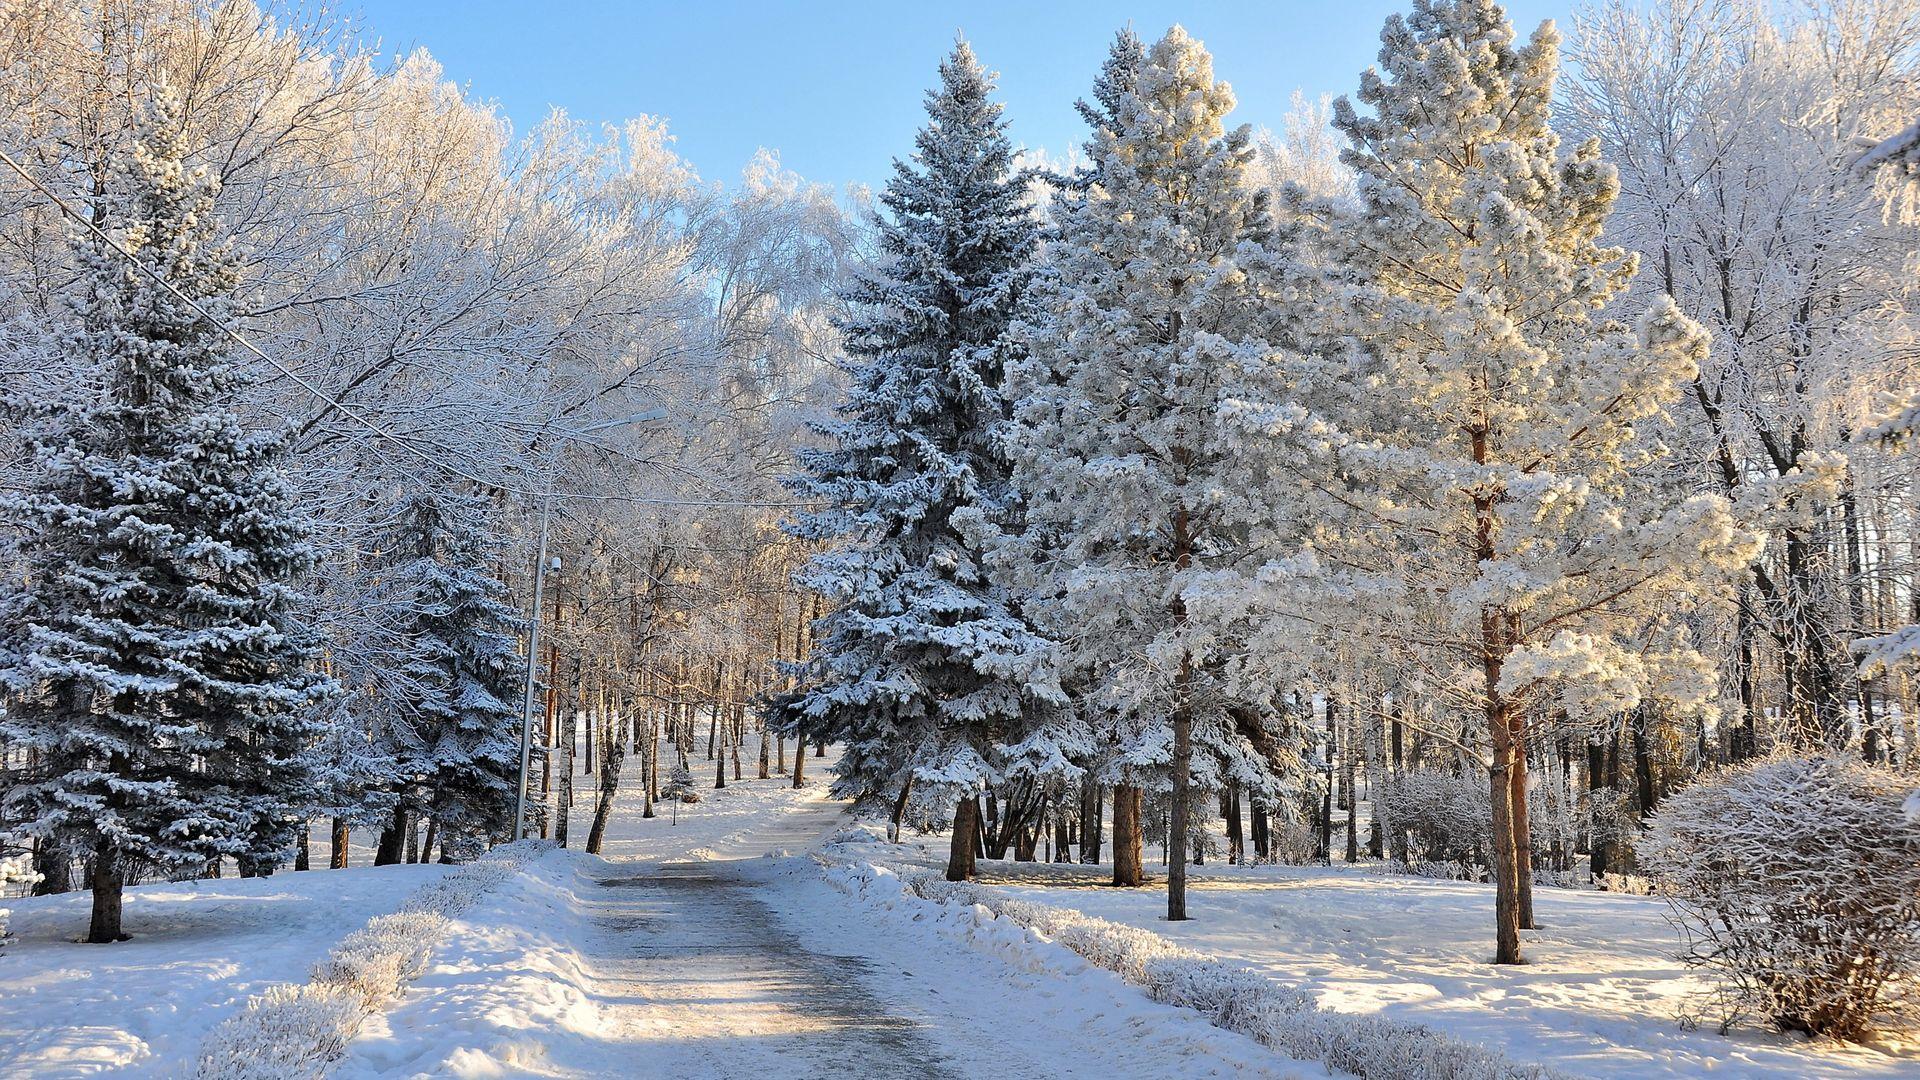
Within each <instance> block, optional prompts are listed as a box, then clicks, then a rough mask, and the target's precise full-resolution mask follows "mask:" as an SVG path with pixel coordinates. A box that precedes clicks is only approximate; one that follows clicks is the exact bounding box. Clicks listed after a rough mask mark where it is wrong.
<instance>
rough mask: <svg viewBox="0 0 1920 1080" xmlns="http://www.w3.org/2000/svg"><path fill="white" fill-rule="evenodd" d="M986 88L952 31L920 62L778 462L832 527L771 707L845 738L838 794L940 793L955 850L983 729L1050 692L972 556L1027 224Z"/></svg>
mask: <svg viewBox="0 0 1920 1080" xmlns="http://www.w3.org/2000/svg"><path fill="white" fill-rule="evenodd" d="M992 90H993V78H992V76H991V75H990V74H989V73H988V72H987V71H986V70H985V69H984V68H982V67H981V65H980V63H979V61H977V60H976V59H975V58H974V55H973V51H972V49H971V48H970V47H969V46H968V45H967V44H966V43H965V42H964V41H963V42H961V43H959V44H958V45H957V46H956V47H955V48H954V51H953V53H952V55H950V56H949V57H948V58H947V59H946V60H945V61H944V62H942V64H941V65H940V86H939V88H938V89H935V90H933V91H931V92H930V93H929V94H928V95H927V103H926V107H927V117H928V122H927V125H926V126H925V127H924V128H923V129H921V131H920V132H919V134H918V135H917V136H916V137H915V140H914V146H915V152H914V154H913V156H912V158H911V159H909V160H905V161H897V162H896V163H895V166H894V175H893V178H892V180H891V181H890V182H889V183H888V184H887V187H886V189H885V190H884V191H883V192H882V193H881V196H880V204H881V207H882V208H883V212H882V213H881V214H879V215H878V217H877V220H876V221H875V228H876V232H877V238H876V243H877V247H878V253H877V258H876V260H875V262H874V265H872V266H871V267H870V268H869V269H868V270H866V271H865V272H864V273H862V274H861V275H859V277H858V278H857V279H856V281H855V283H854V284H853V285H852V286H851V287H850V289H849V290H848V292H847V295H846V299H847V300H848V302H849V304H850V306H851V308H852V313H851V314H850V315H848V316H847V317H846V319H845V321H844V324H843V327H842V330H843V332H844V334H845V335H846V348H847V354H848V362H847V368H848V374H849V376H850V378H851V381H852V386H851V388H850V390H849V392H848V398H847V400H846V401H845V402H844V403H843V404H842V405H841V406H840V407H839V414H840V418H839V419H838V420H836V421H834V422H831V423H825V424H821V425H819V431H820V433H821V434H823V435H825V436H827V437H828V438H829V439H830V440H831V441H832V445H831V446H830V447H828V448H824V449H818V450H809V451H804V452H803V453H802V455H801V461H802V464H803V465H805V467H806V469H807V474H806V475H805V476H802V477H798V478H796V479H795V480H794V482H793V487H794V490H795V491H796V492H798V493H800V494H802V495H804V496H806V497H808V498H811V499H817V500H820V501H821V502H823V503H824V504H825V506H824V508H823V509H820V510H817V511H812V512H809V513H806V514H804V515H802V516H801V517H800V518H799V520H798V521H797V523H796V524H795V526H794V531H795V532H796V533H797V534H798V535H800V536H802V537H805V538H807V539H810V540H817V541H825V542H830V543H833V544H835V545H836V546H834V547H832V548H830V549H829V550H827V551H825V552H823V553H822V554H820V555H819V556H818V557H816V558H815V559H814V560H813V561H812V562H811V563H810V564H809V565H808V568H807V570H806V571H805V573H804V575H803V577H802V580H803V581H804V582H805V583H806V584H807V585H808V586H809V587H811V588H814V589H816V590H818V591H819V592H821V593H822V594H824V595H825V596H826V597H827V598H828V599H829V600H830V601H831V602H832V603H833V604H834V605H835V608H834V610H833V611H832V612H831V613H830V614H828V615H827V616H826V617H825V618H824V619H822V620H821V621H820V623H819V624H818V626H817V627H816V634H817V644H816V645H815V648H814V651H813V655H812V657H811V659H810V661H809V662H808V664H807V666H806V669H805V672H804V674H805V676H806V678H807V679H808V686H807V688H806V689H805V690H804V692H803V693H802V694H801V695H800V696H799V697H798V698H797V699H796V700H794V701H793V702H792V703H791V705H790V707H789V712H788V715H789V716H790V717H792V718H793V720H794V725H795V730H797V731H799V732H800V733H802V734H804V735H806V736H808V737H812V738H831V739H834V740H838V741H841V742H843V743H844V744H845V752H844V756H843V757H842V759H841V764H840V767H839V778H838V781H837V784H836V790H837V791H839V792H840V793H842V794H845V795H848V796H852V797H853V798H855V799H859V800H869V799H878V798H904V792H901V791H899V790H898V789H899V788H900V787H901V786H902V785H905V784H908V783H912V782H914V781H918V782H919V783H921V784H924V785H930V786H937V787H940V788H944V789H948V790H950V791H951V792H953V793H954V794H956V795H958V796H960V797H959V800H958V803H959V807H960V809H959V811H958V814H959V817H957V818H956V821H957V826H958V829H959V831H960V833H961V834H962V835H963V836H965V837H966V838H967V841H968V842H967V845H966V846H967V850H968V851H969V853H970V852H971V839H972V832H971V829H972V824H971V822H972V818H971V816H970V813H969V812H970V810H971V808H972V807H973V806H974V800H973V798H972V796H973V793H974V792H975V791H977V790H978V789H979V788H980V786H981V785H983V784H985V783H987V782H989V781H991V780H994V779H996V778H997V777H998V775H999V772H998V766H997V765H996V764H995V758H996V757H997V751H996V747H997V746H998V745H999V744H1000V743H1001V742H1003V741H1007V740H1011V739H1017V738H1018V737H1019V736H1020V734H1021V731H1022V728H1023V726H1024V725H1025V724H1026V723H1027V717H1028V716H1029V714H1030V712H1031V711H1032V710H1033V709H1035V708H1036V707H1037V706H1040V705H1044V704H1045V703H1047V702H1050V701H1052V700H1054V699H1055V698H1056V697H1057V696H1058V691H1057V689H1055V687H1054V685H1053V683H1052V680H1051V677H1050V675H1049V674H1048V673H1047V670H1046V667H1045V665H1044V662H1043V660H1044V650H1043V643H1042V642H1041V640H1040V639H1039V638H1038V637H1037V636H1035V635H1034V633H1033V632H1032V631H1031V630H1030V629H1029V628H1028V626H1027V624H1026V622H1025V620H1024V619H1023V618H1022V616H1021V614H1020V611H1019V610H1018V608H1017V606H1016V605H1015V604H1014V603H1013V602H1012V600H1011V599H1010V597H1009V596H1008V595H1007V593H1006V592H1005V590H1003V589H1002V588H1001V587H1000V586H999V585H998V584H997V583H996V582H995V581H994V580H993V579H992V578H991V577H990V575H989V574H988V571H987V567H986V565H985V562H984V558H983V545H984V544H985V543H986V542H987V540H988V538H989V536H990V535H991V534H992V533H993V532H994V531H995V530H996V529H997V528H998V527H1000V526H1003V525H1005V524H1007V522H1008V520H1009V518H1010V516H1012V515H1014V514H1016V513H1017V507H1016V506H1015V505H1014V503H1013V501H1012V498H1011V495H1010V492H1009V490H1008V485H1007V466H1006V463H1005V461H1004V460H1003V455H1002V453H1001V451H1000V448H999V446H998V444H997V442H996V441H995V435H996V428H997V426H998V425H999V424H1000V423H1001V422H1002V421H1003V419H1004V417H1005V412H1006V406H1005V404H1004V401H1003V399H1002V396H1001V380H1002V376H1003V371H1004V370H1005V368H1006V365H1007V360H1008V351H1007V350H1008V345H1007V342H1006V341H1005V338H1004V335H1005V330H1006V327H1007V324H1008V322H1009V320H1010V319H1011V318H1012V315H1013V312H1014V310H1015V308H1016V306H1017V305H1018V304H1020V303H1021V301H1022V299H1023V297H1024V294H1025V293H1026V290H1027V288H1028V282H1029V279H1030V270H1029V267H1028V262H1029V260H1030V259H1031V257H1032V254H1033V249H1034V245H1035V241H1036V235H1037V226H1036V223H1035V222H1034V220H1033V219H1032V217H1031V215H1030V213H1029V211H1028V209H1027V207H1026V206H1025V204H1024V201H1023V196H1024V190H1025V182H1024V180H1023V178H1022V177H1021V176H1020V174H1018V173H1017V172H1016V171H1015V170H1014V168H1013V161H1012V147H1011V145H1010V144H1009V142H1008V140H1007V135H1006V130H1005V127H1006V125H1005V121H1004V120H1003V119H1002V118H1001V115H1000V106H999V104H997V103H996V102H994V101H993V100H992V98H991V93H992ZM956 849H958V845H956Z"/></svg>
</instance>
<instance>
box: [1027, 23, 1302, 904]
mask: <svg viewBox="0 0 1920 1080" xmlns="http://www.w3.org/2000/svg"><path fill="white" fill-rule="evenodd" d="M1094 97H1095V103H1094V104H1088V105H1085V106H1083V107H1082V111H1083V113H1084V115H1085V116H1086V117H1087V119H1088V120H1089V122H1091V123H1092V124H1093V125H1094V132H1093V137H1092V139H1091V140H1090V141H1089V142H1088V143H1087V145H1086V157H1085V160H1086V163H1087V165H1086V169H1085V171H1084V173H1083V174H1082V176H1081V177H1080V178H1079V180H1078V182H1075V183H1071V184H1069V185H1067V186H1065V187H1064V188H1063V189H1062V190H1061V192H1060V193H1059V195H1058V197H1057V198H1056V200H1055V203H1054V206H1053V219H1054V221H1055V222H1057V226H1058V236H1057V238H1056V239H1055V240H1054V241H1053V242H1052V243H1051V244H1050V245H1049V247H1048V251H1047V273H1046V275H1045V276H1044V277H1043V279H1042V285H1041V288H1040V291H1039V296H1038V304H1037V307H1038V309H1039V310H1037V311H1036V312H1034V313H1033V314H1032V315H1031V316H1029V317H1028V318H1027V320H1026V326H1025V330H1024V334H1023V336H1024V339H1025V342H1026V344H1027V348H1028V356H1027V358H1026V359H1024V360H1023V361H1022V362H1021V363H1019V364H1017V365H1016V366H1015V368H1014V369H1013V374H1012V375H1011V377H1010V380H1009V381H1010V385H1011V387H1012V388H1013V390H1014V393H1015V396H1016V400H1017V404H1016V407H1015V424H1014V427H1013V429H1012V431H1011V433H1010V436H1009V439H1008V443H1009V446H1010V448H1011V450H1012V453H1013V454H1014V457H1015V465H1016V482H1017V483H1018V484H1019V486H1020V488H1021V491H1022V494H1023V495H1024V496H1025V497H1026V499H1027V514H1028V521H1027V526H1028V529H1029V532H1030V535H1029V537H1028V542H1027V545H1026V547H1027V549H1028V550H1027V552H1026V555H1027V558H1028V559H1029V560H1031V561H1030V565H1029V566H1028V567H1027V568H1026V570H1025V573H1026V574H1028V575H1029V576H1030V577H1031V581H1030V583H1029V584H1030V587H1031V589H1032V592H1033V594H1034V596H1035V599H1034V600H1033V601H1031V602H1030V609H1031V610H1033V611H1034V612H1035V613H1036V616H1038V615H1039V614H1040V613H1044V622H1043V624H1042V629H1044V630H1046V631H1047V632H1048V633H1049V635H1050V636H1051V637H1053V638H1055V639H1056V640H1057V641H1058V642H1059V650H1060V655H1061V666H1062V669H1063V671H1064V672H1065V673H1066V674H1067V677H1068V678H1069V679H1071V680H1072V682H1073V683H1074V685H1076V686H1079V687H1082V688H1083V689H1082V690H1081V697H1082V699H1083V701H1082V702H1081V714H1080V715H1079V716H1078V717H1077V722H1079V723H1081V724H1084V725H1088V726H1090V727H1091V728H1092V731H1091V733H1090V736H1089V737H1088V738H1087V739H1086V741H1089V742H1092V743H1094V744H1096V745H1100V746H1103V747H1107V748H1109V753H1108V754H1107V755H1106V759H1105V760H1104V761H1102V762H1100V763H1099V767H1100V768H1101V772H1102V775H1103V777H1104V778H1106V779H1108V780H1110V781H1111V782H1114V783H1116V784H1117V785H1119V787H1120V790H1119V791H1117V792H1116V794H1115V804H1116V813H1117V814H1120V815H1121V816H1122V818H1121V820H1122V824H1120V825H1116V828H1115V832H1116V835H1115V846H1116V866H1115V873H1116V881H1117V882H1118V883H1123V884H1138V883H1139V881H1138V869H1139V864H1138V844H1139V841H1140V837H1139V830H1138V828H1137V815H1138V813H1139V810H1138V809H1137V807H1138V805H1139V801H1140V793H1139V791H1138V789H1139V788H1140V787H1142V786H1146V785H1153V786H1160V783H1161V782H1164V784H1165V787H1166V790H1167V791H1168V795H1169V798H1170V800H1171V811H1172V825H1171V829H1172V832H1171V842H1172V847H1171V854H1170V856H1169V864H1168V865H1169V886H1168V887H1169V895H1168V911H1169V917H1170V918H1184V917H1185V916H1184V910H1185V895H1184V878H1185V863H1186V861H1187V850H1188V848H1187V845H1188V841H1189V833H1190V831H1191V818H1192V816H1193V814H1192V811H1193V810H1194V808H1195V807H1196V806H1197V805H1198V804H1200V803H1202V802H1212V801H1213V800H1214V793H1215V792H1217V791H1219V790H1220V789H1221V788H1222V787H1223V786H1224V783H1225V780H1226V778H1227V776H1229V775H1233V777H1234V779H1236V780H1240V781H1251V782H1254V783H1255V784H1266V783H1269V780H1268V771H1267V769H1266V768H1265V761H1264V759H1263V758H1262V756H1261V755H1260V754H1258V753H1256V752H1255V751H1254V750H1253V749H1252V747H1251V746H1250V745H1249V743H1248V740H1247V737H1246V734H1245V732H1244V731H1243V728H1245V727H1246V726H1248V725H1254V724H1257V723H1258V711H1257V710H1254V709H1251V708H1248V707H1244V703H1243V702H1240V701H1237V700H1236V699H1235V698H1234V696H1233V694H1232V693H1231V692H1230V691H1229V688H1228V687H1227V686H1226V685H1225V684H1224V681H1223V679H1222V678H1221V673H1220V664H1221V658H1220V657H1218V656H1216V655H1214V654H1213V652H1212V651H1210V646H1211V645H1212V644H1213V642H1212V640H1211V638H1210V637H1209V635H1208V634H1207V632H1206V628H1205V627H1202V626H1197V625H1195V624H1193V623H1192V622H1190V620H1189V618H1188V613H1187V608H1186V601H1185V599H1184V596H1183V594H1184V592H1185V590H1187V589H1188V588H1189V587H1190V586H1191V585H1193V584H1194V583H1195V582H1196V581H1198V580H1200V579H1201V578H1202V577H1203V576H1204V575H1206V574H1209V573H1211V572H1214V571H1215V570H1216V569H1217V568H1219V567H1221V566H1231V565H1237V563H1238V561H1239V560H1241V559H1243V558H1244V557H1245V553H1246V552H1247V551H1248V550H1250V549H1251V548H1252V547H1254V546H1257V545H1258V544H1259V543H1260V542H1261V541H1262V539H1263V538H1265V537H1266V536H1267V531H1268V528H1269V522H1270V521H1271V510H1272V506H1273V502H1272V497H1273V491H1274V489H1273V476H1272V474H1271V472H1270V471H1269V470H1268V469H1267V468H1266V467H1265V462H1264V459H1263V458H1262V457H1261V456H1259V455H1258V454H1253V453H1247V452H1245V451H1246V447H1245V446H1244V445H1243V444H1242V442H1241V441H1240V440H1238V439H1237V437H1236V436H1237V435H1238V432H1236V431H1228V430H1225V429H1223V428H1222V427H1221V426H1220V425H1219V424H1217V423H1216V420H1215V417H1216V415H1217V414H1218V412H1219V411H1220V409H1221V407H1222V405H1223V404H1224V403H1225V402H1226V401H1228V400H1231V399H1233V398H1235V397H1239V396H1245V395H1248V394H1258V393H1260V392H1262V391H1263V390H1264V389H1266V385H1265V382H1264V379H1265V378H1266V372H1267V370H1268V369H1269V366H1270V364H1269V353H1270V351H1271V350H1270V347H1269V346H1268V344H1267V342H1266V341H1265V340H1263V339H1262V338H1261V336H1260V334H1259V332H1258V330H1259V324H1260V317H1259V313H1258V309H1257V307H1256V304H1255V299H1256V297H1255V292H1254V289H1253V285H1252V281H1251V279H1250V276H1249V268H1248V266H1247V265H1246V264H1245V260H1249V259H1251V260H1253V261H1254V262H1256V263H1257V262H1258V261H1259V260H1261V259H1262V258H1263V249H1262V248H1261V242H1262V240H1263V239H1264V237H1265V234H1266V229H1267V226H1268V220H1267V199H1266V195H1265V193H1264V192H1263V191H1261V190H1260V189H1259V188H1258V187H1257V186H1256V185H1255V184H1254V183H1253V182H1252V181H1251V179H1250V177H1249V166H1250V164H1251V161H1252V158H1253V150H1252V147H1251V144H1250V133H1249V131H1248V129H1246V128H1245V127H1241V128H1236V129H1234V130H1231V131H1229V130H1228V129H1227V127H1226V125H1225V117H1226V115H1227V113H1228V112H1229V111H1230V110H1231V109H1232V108H1233V93H1232V91H1231V90H1230V89H1229V88H1228V87H1227V85H1226V84H1225V83H1220V82H1215V81H1214V78H1213V66H1212V59H1211V57H1209V56H1208V54H1207V52H1206V50H1205V49H1204V48H1202V47H1201V44H1200V43H1199V42H1198V41H1196V40H1194V39H1193V38H1191V37H1189V36H1188V35H1187V33H1186V31H1184V30H1182V29H1181V28H1179V27H1177V26H1176V27H1174V28H1173V29H1172V30H1170V31H1168V33H1167V34H1166V36H1165V37H1163V38H1161V39H1160V40H1159V41H1158V42H1156V43H1155V44H1154V45H1153V46H1152V48H1151V49H1148V50H1146V51H1145V52H1144V53H1141V52H1140V51H1139V46H1138V42H1137V39H1134V38H1132V36H1131V35H1130V34H1122V35H1121V37H1120V39H1119V41H1118V42H1117V43H1116V45H1115V47H1114V49H1113V51H1112V53H1111V54H1110V57H1109V60H1108V63H1107V65H1106V68H1105V70H1104V71H1103V73H1102V76H1101V79H1100V81H1099V83H1097V84H1096V86H1095V92H1094ZM1223 644H1224V643H1223ZM1129 871H1131V872H1132V873H1131V874H1130V873H1129ZM1129 878H1131V880H1129Z"/></svg>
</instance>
